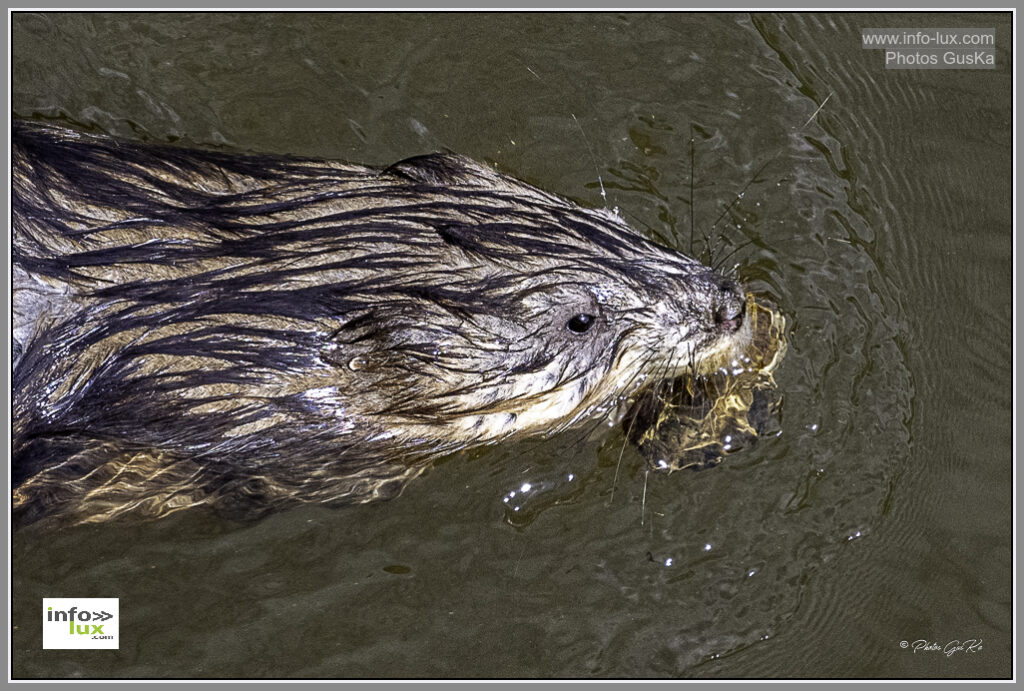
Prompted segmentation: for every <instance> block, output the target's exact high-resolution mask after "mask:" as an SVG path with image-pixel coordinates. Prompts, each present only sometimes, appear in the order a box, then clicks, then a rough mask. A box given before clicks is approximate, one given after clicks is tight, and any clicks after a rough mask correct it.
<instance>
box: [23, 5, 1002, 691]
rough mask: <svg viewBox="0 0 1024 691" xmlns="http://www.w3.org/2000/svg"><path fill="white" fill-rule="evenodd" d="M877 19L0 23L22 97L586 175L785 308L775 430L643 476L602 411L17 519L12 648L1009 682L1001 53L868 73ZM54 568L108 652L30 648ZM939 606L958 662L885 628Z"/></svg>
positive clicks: (245, 18) (243, 143)
mask: <svg viewBox="0 0 1024 691" xmlns="http://www.w3.org/2000/svg"><path fill="white" fill-rule="evenodd" d="M994 17H995V16H994V15H987V16H986V17H985V18H984V19H983V20H980V23H979V24H972V22H973V19H971V18H970V17H963V18H958V20H957V21H958V22H964V23H965V24H966V25H984V26H990V25H993V24H996V25H997V26H998V27H1003V28H1002V29H997V36H1006V35H1008V33H1007V34H1003V33H1001V32H1002V31H1005V30H1007V28H1008V25H1006V24H1005V21H1002V22H1000V21H996V18H994ZM883 19H885V20H886V24H883V25H890V24H892V23H893V22H896V23H897V24H898V23H899V21H901V20H897V19H893V18H891V17H888V16H887V15H886V16H882V17H877V18H871V17H864V16H860V15H854V16H851V17H841V16H840V17H834V16H827V17H826V16H825V15H809V16H806V17H793V16H790V15H786V16H755V17H753V18H748V17H745V16H733V15H724V14H714V15H703V16H695V15H670V16H667V17H658V16H654V17H651V16H647V15H635V14H623V15H616V14H579V15H575V14H568V15H564V14H545V15H501V16H491V15H415V14H404V15H375V14H364V15H358V16H357V15H276V16H268V15H260V14H253V15H241V16H240V15H231V14H218V15H206V16H194V15H189V14H174V15H141V16H137V15H130V14H115V15H103V14H90V15H63V16H58V15H54V14H45V13H44V14H33V15H29V14H19V15H17V16H16V17H15V20H14V26H13V29H12V40H13V68H12V69H13V94H12V106H13V110H14V112H15V113H16V114H17V115H19V116H23V117H30V116H46V117H63V118H67V119H70V120H71V121H73V122H74V123H76V124H78V125H83V126H90V125H94V126H96V127H98V128H99V129H101V130H103V131H105V132H108V133H111V134H120V135H128V136H135V137H140V138H151V139H159V140H175V139H181V140H184V141H188V142H198V143H201V144H205V145H213V146H216V145H223V144H225V143H226V144H228V145H230V146H231V147H232V148H237V149H256V150H262V151H268V152H294V153H303V154H309V155H318V156H324V157H331V156H333V157H340V158H346V159H350V160H358V161H361V162H367V163H375V164H380V163H387V162H390V161H393V160H397V159H400V158H403V157H406V156H409V155H412V154H415V153H421V152H423V151H425V150H431V149H436V148H439V147H447V148H451V149H453V150H457V151H459V152H460V153H465V154H468V155H471V156H474V157H476V158H477V159H480V160H486V161H490V162H492V163H493V164H495V165H497V166H498V167H499V168H500V169H501V170H503V171H504V172H509V173H513V174H515V175H517V176H520V177H523V178H524V179H527V180H529V181H530V182H533V183H535V184H538V185H539V186H541V187H544V188H547V189H551V190H552V191H554V192H559V193H563V194H567V195H568V196H571V197H575V198H577V199H579V200H581V201H582V202H583V203H587V204H590V205H600V204H602V203H604V202H603V200H602V197H601V194H600V185H599V182H598V180H599V178H600V181H601V182H602V183H603V187H604V188H605V189H606V190H607V194H608V202H607V203H608V205H609V206H615V207H618V208H619V209H620V210H621V213H622V214H623V215H624V217H625V218H626V219H627V220H628V221H629V222H630V223H631V224H633V225H634V227H637V228H638V229H641V230H643V231H645V232H648V233H650V234H651V235H652V236H657V237H662V238H664V239H666V240H667V241H668V242H670V243H671V244H673V245H675V246H676V247H679V248H682V249H683V250H687V251H689V250H690V249H691V248H692V249H693V251H694V252H695V253H696V252H699V251H701V250H702V249H705V248H707V249H710V250H713V252H712V254H714V255H715V256H717V257H719V258H721V257H723V256H727V255H728V253H729V252H732V251H733V250H735V252H734V254H732V255H731V257H730V258H729V259H728V261H727V263H728V264H732V263H733V262H736V263H738V264H739V268H738V271H739V275H740V277H741V278H742V279H743V281H744V282H745V284H746V285H747V287H748V289H749V290H750V291H751V292H753V293H754V294H757V295H762V296H765V298H766V299H768V300H769V301H770V302H771V303H772V304H775V305H778V306H779V309H780V311H781V312H782V313H783V314H784V315H785V316H786V319H787V324H788V328H789V332H788V334H787V339H788V350H787V353H786V357H785V359H784V360H783V361H782V362H781V363H780V364H779V366H778V369H777V370H776V371H775V373H774V379H775V382H776V384H777V386H778V391H779V393H780V395H781V396H783V397H784V400H785V411H784V412H785V415H784V417H783V418H782V419H781V427H780V431H781V434H778V435H777V436H768V437H766V438H763V439H761V440H760V441H759V443H758V444H756V445H754V446H752V447H750V448H747V449H744V450H743V451H742V452H740V453H737V454H733V455H730V456H728V457H726V458H725V460H724V462H722V463H721V464H719V465H717V466H715V467H714V468H711V469H709V470H706V471H702V472H697V473H672V474H657V473H653V474H652V473H649V472H648V466H647V463H646V461H645V459H644V458H643V456H642V455H641V454H640V453H638V452H637V451H636V450H635V449H634V448H632V447H630V446H629V445H628V444H627V443H626V442H625V439H624V435H623V433H622V432H621V430H619V429H617V428H614V427H609V426H607V425H605V426H604V427H601V428H598V429H590V430H583V431H577V432H572V433H568V434H566V435H561V436H558V437H555V438H551V439H546V440H535V441H532V442H525V443H522V444H518V445H508V446H500V447H495V448H491V449H484V450H479V451H476V452H473V453H471V454H464V455H462V456H460V457H457V458H453V459H449V460H448V461H447V462H444V463H441V464H440V465H438V466H437V467H435V468H433V469H432V470H431V471H430V472H429V473H427V475H426V476H425V477H424V478H422V479H421V480H420V481H418V482H415V483H413V484H412V485H410V487H409V488H408V489H407V491H406V492H405V493H404V494H403V495H402V496H401V497H399V498H398V499H396V500H394V501H391V502H385V503H381V504H376V505H372V506H361V507H352V508H348V509H344V510H338V511H330V510H325V509H318V508H315V507H305V508H301V509H298V510H295V511H289V512H285V513H283V514H279V515H275V516H271V517H270V518H268V519H266V520H264V521H260V522H258V523H253V524H246V525H235V524H230V523H225V522H223V521H219V520H217V519H215V518H213V517H211V516H207V515H203V514H195V515H187V516H180V517H171V518H170V519H168V520H167V521H160V522H156V523H151V524H144V525H110V526H96V527H80V528H75V529H70V530H66V531H61V532H59V533H48V532H44V531H39V530H34V529H32V528H29V529H27V530H24V531H21V532H19V533H18V534H17V535H16V536H15V540H14V554H13V559H14V562H13V563H14V583H13V587H14V602H13V619H14V625H15V631H14V642H13V654H14V672H15V676H51V675H52V676H155V677H169V676H186V677H187V676H306V677H318V676H341V677H367V676H368V677H389V676H417V677H421V676H498V677H523V676H526V677H530V676H557V677H572V676H590V675H595V676H612V677H623V676H781V675H845V676H850V675H853V676H879V675H880V676H886V675H896V676H898V675H924V676H972V675H975V676H990V675H997V674H1004V675H1005V674H1007V673H1008V669H1009V667H1008V662H1007V661H1008V659H1009V658H1008V656H1009V640H1010V637H1009V622H1010V619H1009V601H1010V600H1009V592H1010V590H1009V583H1010V581H1009V564H1010V559H1009V542H1008V540H1009V521H1008V512H1009V495H1008V492H1007V491H1005V488H1006V487H1007V486H1008V484H1007V483H1008V480H1009V477H1010V476H1009V468H1010V465H1009V454H1010V451H1009V450H1010V432H1009V431H1008V430H1011V429H1012V423H1011V421H1009V410H1010V397H1009V395H1008V391H1007V385H1006V383H1005V379H1004V375H1003V372H1004V371H1008V370H1009V363H1010V349H1009V347H1008V345H1009V342H1010V336H1009V333H1010V332H1009V329H1010V323H1011V302H1010V298H1009V285H1010V275H1011V274H1010V260H1009V251H1010V250H1009V247H1010V245H1009V243H1010V239H1009V238H1010V234H1009V233H1010V229H1009V211H1008V209H1009V204H1008V201H1007V200H1008V199H1009V194H1010V192H1009V186H1008V175H1007V173H1008V170H1009V167H1008V165H1009V164H1008V158H1007V156H1008V154H1007V153H1006V143H1007V139H1006V130H1007V128H1008V123H1009V113H1010V112H1011V111H1010V105H1009V100H1008V95H1007V94H1008V93H1009V86H1008V75H1009V72H1008V70H1007V68H1006V67H1005V65H1007V64H1008V62H1007V60H1006V57H1007V56H1006V55H1005V54H1003V62H1002V65H1004V67H1003V68H1001V69H1000V70H998V71H996V72H986V73H980V72H978V73H971V74H970V75H969V77H970V78H969V79H968V78H965V77H964V75H965V74H966V73H955V74H954V73H951V72H946V71H936V72H933V73H930V74H927V75H925V74H922V73H913V72H907V73H902V74H900V75H894V74H890V73H887V72H885V71H884V70H883V69H881V67H880V66H879V65H877V64H875V62H872V60H873V58H876V57H877V55H875V54H874V53H872V52H871V51H862V50H861V49H860V47H859V44H858V40H859V30H860V27H861V26H868V25H870V21H872V20H873V21H876V22H878V21H881V20H883ZM922 21H924V20H923V19H920V18H918V17H917V16H915V17H911V18H910V20H907V22H904V23H905V24H907V25H912V26H918V25H920V24H921V22H922ZM949 21H951V18H942V19H941V21H939V20H936V23H935V25H936V26H938V25H944V24H948V23H949ZM876 25H877V24H876ZM998 40H1006V39H1003V38H1000V39H998ZM830 94H833V95H832V96H831V97H830V98H829V100H828V102H827V103H826V104H825V106H824V107H823V108H822V109H821V111H820V112H819V113H818V114H817V115H816V116H815V117H814V119H813V120H811V121H810V122H809V123H808V119H809V118H810V116H811V114H812V113H813V112H814V111H815V110H816V109H817V107H818V106H819V105H821V103H822V102H823V101H824V100H825V98H826V97H829V95H830ZM978 108H981V109H982V112H984V113H986V115H985V117H983V118H980V119H977V118H976V113H977V112H978ZM914 123H925V124H924V125H921V124H914ZM691 137H692V138H693V139H694V142H695V145H694V147H693V150H694V162H693V168H692V170H693V176H692V179H691V167H690V145H689V142H690V139H691ZM993 162H995V163H998V164H999V165H995V163H993ZM1000 165H1001V166H1002V167H1000ZM741 193H742V194H741ZM691 195H692V197H691ZM691 198H692V199H693V205H692V207H691V205H690V200H691ZM691 218H692V219H693V225H694V227H693V228H691ZM694 231H695V232H694ZM705 234H706V235H707V239H706V240H705V239H704V237H703V236H704V235H705ZM691 235H692V237H693V239H692V240H691ZM975 336H976V337H975ZM943 363H957V365H956V367H955V368H954V370H953V371H947V367H946V366H944V365H943ZM964 382H970V384H969V385H967V386H965V385H964ZM953 421H955V422H956V423H957V424H956V426H955V427H954V426H952V422H953ZM954 487H955V488H956V491H955V492H952V491H951V489H950V488H954ZM947 512H954V513H956V514H958V515H960V516H963V517H965V520H962V521H958V522H952V521H950V520H945V519H940V518H938V516H940V515H944V514H945V513H947ZM513 515H514V517H513ZM78 595H80V596H85V597H88V596H96V597H112V596H113V597H120V598H121V616H122V619H123V621H122V625H121V632H122V636H123V638H124V643H123V644H122V647H121V649H120V650H119V651H118V652H117V653H115V654H110V655H103V656H98V655H96V654H95V653H91V652H89V651H82V652H80V653H76V652H72V651H68V652H67V653H66V654H61V655H59V656H56V655H45V654H44V651H41V650H40V645H39V635H40V628H39V627H40V625H39V623H38V622H39V619H38V611H39V610H38V607H39V603H40V598H41V597H43V596H48V597H57V596H78ZM154 622H160V624H159V625H157V624H155V623H154ZM166 622H173V624H170V623H166ZM979 632H980V633H979ZM947 633H948V634H949V637H956V636H966V635H967V634H968V633H971V634H972V635H982V636H983V637H986V638H987V639H988V640H986V650H985V655H984V657H982V656H981V655H977V656H974V658H972V659H969V660H965V661H962V662H952V663H950V665H949V666H946V667H939V666H935V664H934V663H932V662H922V661H921V656H918V657H917V658H914V657H908V656H906V655H903V654H901V651H900V650H899V649H898V648H897V647H896V646H895V644H894V643H893V642H894V641H896V642H898V640H899V639H900V638H901V637H904V638H905V637H910V638H911V640H913V639H916V638H919V637H927V636H929V635H932V634H934V635H935V636H940V635H942V636H944V635H945V634H947Z"/></svg>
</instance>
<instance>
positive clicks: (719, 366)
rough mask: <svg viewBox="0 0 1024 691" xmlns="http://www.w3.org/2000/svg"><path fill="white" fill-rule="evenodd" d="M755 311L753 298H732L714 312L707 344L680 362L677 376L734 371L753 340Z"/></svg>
mask: <svg viewBox="0 0 1024 691" xmlns="http://www.w3.org/2000/svg"><path fill="white" fill-rule="evenodd" d="M755 309H757V306H756V302H755V301H754V297H753V296H752V295H743V296H742V297H740V296H737V295H734V294H730V295H729V296H728V297H727V298H726V299H724V300H723V301H722V304H721V305H719V306H718V308H717V309H716V310H715V312H714V315H713V326H712V327H711V328H710V329H709V330H708V332H707V336H706V339H705V342H704V344H703V345H701V346H699V347H697V348H696V349H695V351H694V354H693V356H691V357H690V358H685V359H683V360H682V361H681V362H680V365H681V366H680V367H678V368H676V369H677V370H679V371H677V372H676V374H677V375H678V374H685V373H689V374H692V375H695V376H703V375H708V374H712V373H714V372H724V373H731V372H733V371H735V370H736V368H737V367H738V366H739V359H740V358H741V356H742V355H743V353H744V352H745V350H746V349H747V347H748V346H749V345H750V343H751V340H752V339H753V336H754V333H753V328H752V327H751V321H752V320H751V318H750V317H751V314H752V313H753V311H754V310H755ZM677 350H678V348H677Z"/></svg>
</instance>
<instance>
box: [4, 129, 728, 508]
mask: <svg viewBox="0 0 1024 691" xmlns="http://www.w3.org/2000/svg"><path fill="white" fill-rule="evenodd" d="M13 142H14V149H13V153H12V156H13V173H12V174H13V197H12V207H13V219H14V227H13V239H12V259H13V272H14V342H13V343H12V350H13V354H14V357H13V360H14V362H13V367H14V370H13V400H14V409H13V416H12V418H13V419H12V425H13V446H14V461H13V462H14V466H13V474H14V483H15V502H14V503H15V510H16V513H17V514H18V515H19V516H20V517H21V518H22V519H23V520H34V519H35V518H38V517H40V516H42V515H45V514H47V513H51V512H55V511H60V512H64V513H67V514H70V515H72V516H73V517H74V519H75V520H103V519H106V518H109V517H112V516H116V515H121V514H123V513H127V512H136V513H141V514H145V515H161V514H164V513H168V512H170V511H174V510H177V509H179V508H184V507H187V506H192V505H197V504H207V505H213V506H215V507H217V508H218V509H220V510H221V511H224V512H227V513H229V514H231V515H238V516H248V515H258V514H259V513H261V512H263V511H266V510H268V509H271V508H274V507H276V506H279V505H283V504H287V503H290V502H294V501H316V502H346V501H369V500H372V499H375V498H380V497H387V496H393V495H394V494H396V493H397V492H398V491H400V490H401V487H402V486H404V484H405V483H406V482H407V481H408V480H409V479H410V478H411V477H414V476H415V475H416V474H418V473H419V472H421V469H422V468H423V467H424V466H423V461H424V460H426V459H429V458H432V457H436V456H440V455H443V454H446V453H450V452H453V451H456V450H459V449H463V448H468V447H471V446H474V445H477V444H483V443H494V442H496V441H499V440H502V439H507V438H510V437H515V436H520V435H525V434H534V433H538V432H543V433H549V432H552V431H556V430H558V429H562V428H564V427H567V426H570V425H572V424H575V423H577V422H580V421H582V420H585V419H588V418H592V417H593V416H595V415H599V414H602V413H603V412H606V411H607V410H609V409H610V408H611V407H612V406H613V405H615V404H616V403H617V402H619V401H620V400H621V399H622V398H623V397H624V396H626V395H628V394H629V393H630V392H631V391H633V390H635V388H636V387H637V386H639V385H640V383H641V382H642V381H643V379H644V377H645V376H647V375H648V374H649V373H652V372H664V371H666V370H668V369H671V368H677V367H682V366H685V365H688V364H690V363H691V362H692V363H698V362H703V364H704V366H706V367H714V366H715V365H716V362H717V359H720V358H721V357H725V356H726V355H727V354H728V353H729V352H731V350H732V349H733V348H734V347H735V345H736V343H738V342H739V341H740V340H741V337H742V335H741V334H739V333H738V330H740V328H741V326H742V314H743V313H742V305H743V297H742V292H741V291H740V290H739V288H738V286H736V285H735V283H734V282H732V281H731V280H728V279H725V278H722V277H720V276H718V275H717V274H714V273H713V272H711V271H710V270H709V269H707V268H706V267H704V266H703V265H701V264H700V263H698V262H696V261H694V260H692V259H689V258H687V257H685V256H683V255H680V254H678V253H676V252H673V251H671V250H668V249H666V248H663V247H661V246H658V245H655V244H653V243H651V242H649V241H648V240H646V239H644V238H643V237H641V236H639V235H637V234H636V233H634V232H633V231H632V230H631V229H629V228H628V226H626V225H625V223H623V222H622V221H621V219H619V218H618V217H617V216H615V215H614V214H612V213H610V212H608V211H604V210H589V209H583V208H580V207H579V206H577V205H575V204H573V203H571V202H569V201H566V200H564V199H562V198H560V197H557V196H555V195H551V194H549V193H546V192H543V191H541V190H538V189H536V188H533V187H531V186H529V185H526V184H524V183H522V182H519V181H517V180H514V179H512V178H509V177H506V176H503V175H500V174H499V173H497V172H495V171H493V170H491V169H490V168H486V167H484V166H480V165H479V164H477V163H474V162H473V161H471V160H469V159H466V158H463V157H459V156H454V155H430V156H423V157H418V158H413V159H409V160H406V161H402V162H400V163H397V164H395V165H393V166H391V167H389V168H386V169H384V170H377V169H373V168H368V167H364V166H356V165H349V164H343V163H338V162H333V161H320V160H310V159H299V158H286V157H278V156H253V155H237V154H226V153H220V152H211V151H196V150H186V149H182V148H176V147H169V146H146V145H140V144H137V143H129V142H123V141H119V140H115V139H110V138H106V137H100V136H93V135H86V134H81V133H78V132H75V131H72V130H66V129H63V128H56V127H51V126H45V125H39V124H32V123H15V125H14V131H13ZM578 314H588V315H592V316H593V317H594V318H595V321H594V322H593V326H592V327H591V328H590V329H589V330H587V331H586V332H585V333H575V332H573V331H572V330H571V329H568V328H566V325H567V323H568V321H569V320H571V319H572V318H573V317H574V316H575V315H578ZM705 356H706V357H705Z"/></svg>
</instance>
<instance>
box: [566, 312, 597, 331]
mask: <svg viewBox="0 0 1024 691" xmlns="http://www.w3.org/2000/svg"><path fill="white" fill-rule="evenodd" d="M593 323H594V316H593V315H591V314H577V315H576V316H575V317H573V318H572V319H570V320H569V322H568V323H567V324H566V325H565V328H567V329H569V331H572V332H573V333H577V334H581V333H583V332H584V331H586V330H587V329H589V328H590V326H591V325H592V324H593Z"/></svg>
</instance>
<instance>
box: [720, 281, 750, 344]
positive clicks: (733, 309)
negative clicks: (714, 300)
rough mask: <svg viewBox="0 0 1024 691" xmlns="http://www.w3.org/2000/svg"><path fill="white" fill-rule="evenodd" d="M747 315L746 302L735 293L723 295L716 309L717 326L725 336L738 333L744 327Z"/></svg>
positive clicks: (730, 292)
mask: <svg viewBox="0 0 1024 691" xmlns="http://www.w3.org/2000/svg"><path fill="white" fill-rule="evenodd" d="M746 313H747V304H746V301H745V300H744V299H743V298H742V297H740V296H739V295H737V294H736V293H735V292H732V291H729V292H726V293H723V294H722V296H721V297H720V298H719V300H718V306H717V307H716V309H715V326H717V327H718V330H719V331H720V332H722V333H725V334H730V333H736V332H737V331H739V330H740V327H741V326H743V318H744V316H745V315H746Z"/></svg>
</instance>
